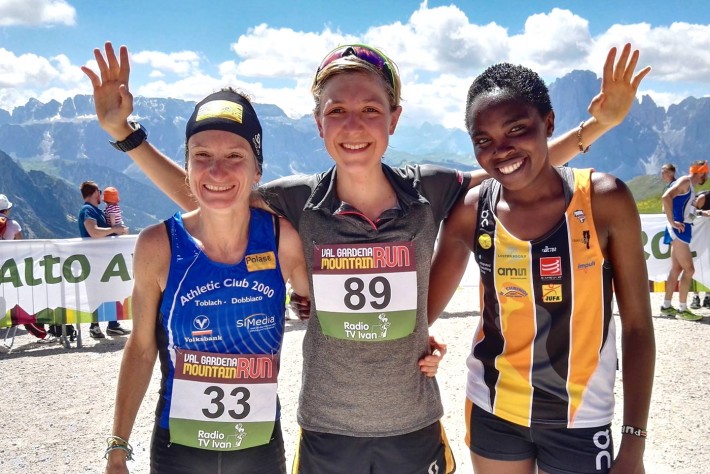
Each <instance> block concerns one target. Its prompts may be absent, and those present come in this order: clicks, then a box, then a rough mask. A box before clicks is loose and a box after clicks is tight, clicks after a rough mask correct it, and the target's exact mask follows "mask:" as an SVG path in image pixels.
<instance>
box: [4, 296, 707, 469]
mask: <svg viewBox="0 0 710 474" xmlns="http://www.w3.org/2000/svg"><path fill="white" fill-rule="evenodd" d="M477 295H478V289H477V288H463V289H460V290H459V291H458V292H457V294H456V295H455V296H454V298H453V299H452V301H451V303H450V304H449V306H448V307H447V312H446V313H445V314H444V315H443V317H442V318H441V319H440V320H439V321H437V322H436V323H435V324H434V326H433V327H432V332H433V333H434V334H436V335H437V336H438V337H439V338H440V339H442V340H443V341H445V342H446V343H447V344H448V354H447V355H446V358H445V359H444V361H443V362H442V365H441V367H440V369H439V376H438V377H437V378H438V380H439V384H440V387H441V392H442V396H443V399H444V409H445V413H446V414H445V417H444V426H445V428H446V431H447V434H448V437H449V441H450V442H451V444H452V447H453V449H454V455H455V456H456V459H457V462H458V470H457V472H459V473H469V472H471V462H470V458H469V454H468V450H467V448H466V446H465V445H464V435H465V428H464V421H463V409H464V397H465V395H464V393H465V392H464V381H465V359H466V355H467V353H468V350H469V348H470V342H471V336H472V333H473V330H474V328H475V326H476V324H477V323H478V316H477V313H473V312H472V311H471V310H472V308H477V307H478V305H477ZM660 301H661V296H660V295H659V294H653V295H652V307H653V308H654V311H656V312H657V311H658V308H659V307H660ZM699 311H700V312H701V313H704V314H705V315H707V316H710V310H706V309H703V310H699ZM654 323H655V331H656V344H657V349H658V350H657V357H656V382H655V386H654V393H653V401H652V406H651V420H650V422H649V427H648V431H649V438H648V442H647V448H646V457H645V459H646V472H648V473H651V474H667V473H693V474H701V473H707V472H710V450H709V449H708V448H707V447H706V444H707V440H708V439H709V438H710V410H708V406H710V405H709V404H708V399H709V395H710V393H709V390H708V387H707V384H708V382H710V365H709V364H708V363H707V362H706V361H705V353H706V349H707V347H708V344H709V342H710V317H706V318H704V319H703V320H702V321H699V322H687V321H678V320H675V319H672V318H665V317H656V318H654ZM305 324H306V323H302V322H300V321H295V320H289V321H288V322H287V332H286V338H285V341H284V349H283V358H282V365H281V374H280V378H279V382H280V383H279V394H280V397H281V401H282V405H283V422H282V423H283V428H284V437H285V441H286V454H287V457H288V460H289V462H290V461H291V459H292V457H293V453H294V443H295V439H296V435H297V425H296V422H295V418H296V404H297V401H298V392H299V387H300V366H301V356H300V350H301V343H302V340H303V334H304V330H305ZM126 326H127V327H130V322H129V323H127V324H126ZM2 333H4V330H2ZM17 334H18V335H17V338H16V340H15V346H14V348H13V351H12V352H11V353H9V354H8V353H6V351H3V352H0V367H1V368H2V379H0V403H1V404H2V405H1V406H2V417H1V418H0V423H2V428H3V433H4V439H3V441H2V442H0V452H1V453H2V456H0V472H1V473H3V474H6V473H7V474H11V473H22V474H25V473H27V474H34V473H37V474H39V473H46V472H53V473H72V474H74V473H99V472H103V466H104V461H103V460H102V456H103V450H104V448H105V437H106V435H107V434H109V433H110V432H111V424H112V417H113V399H114V394H115V388H116V376H117V373H118V367H119V364H120V360H121V355H122V349H123V345H124V343H125V338H107V339H104V340H100V341H96V340H93V339H90V338H88V325H84V327H83V334H84V336H85V340H84V347H83V348H81V349H76V348H72V349H70V350H66V349H64V348H63V347H61V346H60V345H59V344H41V345H40V344H36V343H35V342H34V338H33V337H32V336H30V335H27V334H26V333H25V332H24V330H23V329H19V330H18V331H17ZM618 378H619V380H618V381H617V416H616V417H615V419H614V426H613V432H614V436H615V439H616V440H617V442H616V444H617V445H618V439H619V436H618V432H619V429H620V426H621V423H620V417H621V407H622V399H621V398H622V397H621V375H620V374H619V376H618ZM158 381H159V371H158V369H157V365H156V369H155V371H154V373H153V379H152V382H151V386H150V387H149V389H148V395H147V396H146V399H145V400H144V403H143V405H142V407H141V410H140V412H139V414H138V419H137V420H136V425H135V428H134V430H133V434H132V436H131V442H132V444H133V446H134V448H135V454H136V461H134V462H133V463H132V471H131V472H133V473H146V472H148V469H147V459H148V453H149V444H150V433H151V429H152V424H153V411H154V407H155V400H156V395H157V390H158Z"/></svg>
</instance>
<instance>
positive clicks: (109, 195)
mask: <svg viewBox="0 0 710 474" xmlns="http://www.w3.org/2000/svg"><path fill="white" fill-rule="evenodd" d="M103 196H104V202H105V203H106V208H104V217H105V218H106V223H107V224H108V225H109V227H116V226H123V213H122V212H121V206H119V205H118V203H119V202H120V199H119V198H118V189H116V188H114V187H113V186H108V187H107V188H106V189H104V193H103ZM111 235H116V234H111Z"/></svg>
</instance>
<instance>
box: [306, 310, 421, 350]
mask: <svg viewBox="0 0 710 474" xmlns="http://www.w3.org/2000/svg"><path fill="white" fill-rule="evenodd" d="M381 316H382V318H381ZM318 320H319V321H320V325H321V327H322V328H323V333H324V334H325V335H326V336H330V337H335V338H338V339H348V340H351V341H373V342H374V341H391V340H394V339H401V338H403V337H406V336H408V335H410V334H411V333H412V332H413V331H414V326H415V324H416V321H417V312H416V310H415V309H411V310H404V311H387V312H376V313H340V312H332V311H318Z"/></svg>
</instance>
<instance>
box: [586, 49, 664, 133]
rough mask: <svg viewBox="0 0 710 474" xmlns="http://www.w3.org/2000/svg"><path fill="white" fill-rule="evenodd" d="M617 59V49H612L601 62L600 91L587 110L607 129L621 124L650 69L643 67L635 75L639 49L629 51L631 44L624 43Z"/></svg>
mask: <svg viewBox="0 0 710 474" xmlns="http://www.w3.org/2000/svg"><path fill="white" fill-rule="evenodd" d="M614 59H616V48H615V47H614V48H611V49H610V50H609V53H608V54H607V56H606V61H605V62H604V74H603V76H602V90H601V92H600V93H599V94H598V95H597V96H596V97H594V98H593V99H592V102H591V103H590V104H589V113H590V114H592V115H593V116H594V117H595V118H596V119H597V121H598V122H599V123H600V124H601V125H603V126H605V127H608V128H611V127H614V126H616V125H618V124H620V123H621V122H622V121H623V120H624V117H626V114H628V113H629V110H630V109H631V105H632V104H633V103H634V100H635V99H636V92H637V91H638V88H639V84H641V81H642V80H643V78H644V77H646V75H647V74H648V73H649V72H650V71H651V67H650V66H646V67H645V68H643V69H641V70H640V71H639V72H637V73H636V74H634V72H635V70H636V65H637V63H638V60H639V51H638V50H634V51H633V52H631V44H630V43H626V45H624V48H623V49H622V50H621V55H620V56H619V60H618V61H616V64H614Z"/></svg>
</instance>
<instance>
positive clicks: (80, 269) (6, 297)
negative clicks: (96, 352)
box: [0, 235, 138, 327]
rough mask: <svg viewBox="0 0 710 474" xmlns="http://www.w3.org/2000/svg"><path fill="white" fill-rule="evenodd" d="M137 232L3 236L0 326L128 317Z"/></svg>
mask: <svg viewBox="0 0 710 474" xmlns="http://www.w3.org/2000/svg"><path fill="white" fill-rule="evenodd" d="M137 237H138V236H137V235H128V236H121V237H107V238H104V239H90V238H87V239H53V240H14V241H0V327H6V326H13V325H16V324H25V323H30V322H40V323H48V324H62V323H67V324H75V323H88V322H99V321H116V320H122V319H130V318H131V308H130V296H131V291H132V290H133V249H134V247H135V244H136V239H137Z"/></svg>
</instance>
